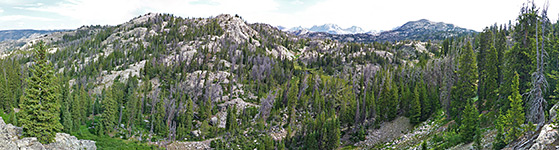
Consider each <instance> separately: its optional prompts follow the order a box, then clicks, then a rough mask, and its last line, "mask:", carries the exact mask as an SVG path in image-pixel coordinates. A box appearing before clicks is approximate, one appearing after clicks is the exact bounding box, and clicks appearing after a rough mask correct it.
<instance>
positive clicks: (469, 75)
mask: <svg viewBox="0 0 559 150" xmlns="http://www.w3.org/2000/svg"><path fill="white" fill-rule="evenodd" d="M475 70H476V63H475V59H474V51H473V49H472V45H471V44H470V42H469V41H468V42H467V44H466V45H465V47H464V48H463V49H462V54H461V55H460V59H459V65H458V71H457V74H458V79H457V80H458V81H457V82H456V84H454V86H453V87H452V90H451V98H452V100H451V112H450V116H454V117H455V120H458V121H460V119H459V118H461V115H462V111H463V110H464V108H465V106H466V103H467V102H468V101H469V100H470V98H473V97H475V96H476V80H477V73H476V71H475ZM458 124H460V122H458Z"/></svg>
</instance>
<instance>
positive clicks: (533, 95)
mask: <svg viewBox="0 0 559 150" xmlns="http://www.w3.org/2000/svg"><path fill="white" fill-rule="evenodd" d="M548 5H549V2H547V3H546V4H545V5H544V8H543V11H542V13H541V14H542V16H541V17H540V18H539V19H540V20H541V31H542V32H541V38H542V40H541V45H540V43H538V26H537V23H536V72H534V73H532V85H533V87H532V88H531V89H530V92H529V93H528V99H529V106H530V109H529V114H530V115H529V116H528V118H527V119H528V121H531V122H533V123H537V124H538V127H537V129H540V128H541V127H542V126H543V125H544V123H545V114H544V113H545V107H546V105H547V101H546V100H545V99H544V97H543V90H545V89H546V88H547V86H548V83H547V80H546V78H545V75H544V72H543V71H544V70H543V69H544V65H545V62H544V56H546V55H547V52H546V51H545V46H544V43H545V25H546V23H547V22H549V19H548V18H547V8H548Z"/></svg>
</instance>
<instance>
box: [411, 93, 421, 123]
mask: <svg viewBox="0 0 559 150" xmlns="http://www.w3.org/2000/svg"><path fill="white" fill-rule="evenodd" d="M418 89H419V87H418V85H417V84H416V85H415V88H414V90H413V93H414V97H413V101H412V106H411V107H412V109H411V112H410V115H411V117H410V122H411V123H412V124H418V123H419V122H420V121H419V120H420V118H421V103H420V100H419V98H420V97H419V91H418Z"/></svg>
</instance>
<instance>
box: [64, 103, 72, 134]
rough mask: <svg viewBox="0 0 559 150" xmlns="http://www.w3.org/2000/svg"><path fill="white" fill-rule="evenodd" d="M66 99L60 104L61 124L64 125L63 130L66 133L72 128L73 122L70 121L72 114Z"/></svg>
mask: <svg viewBox="0 0 559 150" xmlns="http://www.w3.org/2000/svg"><path fill="white" fill-rule="evenodd" d="M68 106H69V104H68V101H64V104H63V105H62V125H63V126H64V129H63V131H64V132H66V133H70V132H71V131H74V130H73V127H74V124H73V121H72V115H71V114H70V111H68Z"/></svg>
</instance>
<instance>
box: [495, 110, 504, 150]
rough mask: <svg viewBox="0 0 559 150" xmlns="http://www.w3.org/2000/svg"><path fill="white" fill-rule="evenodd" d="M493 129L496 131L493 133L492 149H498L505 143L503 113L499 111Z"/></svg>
mask: <svg viewBox="0 0 559 150" xmlns="http://www.w3.org/2000/svg"><path fill="white" fill-rule="evenodd" d="M495 129H496V130H497V133H496V135H495V140H494V141H493V149H495V150H499V149H502V148H504V147H505V146H506V145H507V143H506V142H505V115H503V113H502V112H501V111H499V115H498V117H497V120H496V122H495Z"/></svg>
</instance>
